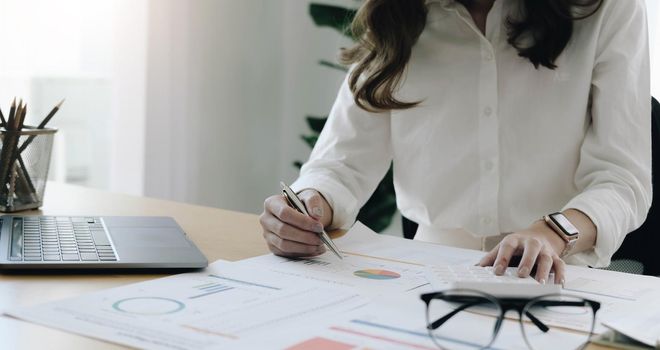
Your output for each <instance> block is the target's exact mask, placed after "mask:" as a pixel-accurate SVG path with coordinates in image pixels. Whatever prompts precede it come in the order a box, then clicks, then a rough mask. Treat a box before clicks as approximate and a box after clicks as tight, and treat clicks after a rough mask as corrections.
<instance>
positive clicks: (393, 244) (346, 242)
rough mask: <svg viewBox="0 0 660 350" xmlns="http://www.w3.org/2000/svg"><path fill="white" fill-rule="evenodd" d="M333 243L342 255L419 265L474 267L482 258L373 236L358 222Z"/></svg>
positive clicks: (464, 251) (457, 250)
mask: <svg viewBox="0 0 660 350" xmlns="http://www.w3.org/2000/svg"><path fill="white" fill-rule="evenodd" d="M334 241H335V243H336V244H337V246H338V247H339V250H341V251H342V252H344V253H353V254H361V255H366V256H378V257H387V258H390V259H396V260H400V261H407V262H412V263H416V264H422V265H474V264H476V263H478V262H479V260H480V259H481V258H482V257H483V256H484V254H485V253H484V252H481V251H478V250H471V249H462V248H455V247H448V246H443V245H440V244H433V243H427V242H421V241H415V240H410V239H402V238H400V237H393V236H388V235H381V234H377V233H375V232H373V231H372V230H371V229H369V228H368V227H367V226H365V225H364V224H363V223H361V222H359V221H358V222H356V223H355V225H353V227H352V228H351V229H350V230H349V231H348V232H347V233H346V234H345V235H344V236H342V237H339V238H337V239H335V240H334Z"/></svg>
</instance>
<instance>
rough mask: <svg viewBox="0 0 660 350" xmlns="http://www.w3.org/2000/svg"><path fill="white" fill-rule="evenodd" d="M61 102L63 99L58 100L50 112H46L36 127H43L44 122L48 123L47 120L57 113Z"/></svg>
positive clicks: (44, 125)
mask: <svg viewBox="0 0 660 350" xmlns="http://www.w3.org/2000/svg"><path fill="white" fill-rule="evenodd" d="M62 103H64V100H62V101H60V103H58V104H57V105H56V106H55V107H53V109H52V110H51V111H50V113H48V115H47V116H46V118H44V120H42V121H41V123H39V126H37V129H43V128H44V127H46V124H48V122H49V121H50V120H51V118H53V116H54V115H55V113H57V111H59V110H60V106H62Z"/></svg>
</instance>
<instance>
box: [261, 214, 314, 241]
mask: <svg viewBox="0 0 660 350" xmlns="http://www.w3.org/2000/svg"><path fill="white" fill-rule="evenodd" d="M259 221H260V223H261V226H262V227H263V228H264V230H266V231H269V232H272V233H274V234H276V235H278V236H279V237H280V238H282V239H287V240H289V241H295V242H299V243H303V244H308V245H315V246H318V245H321V244H323V242H322V241H321V238H319V235H318V234H317V233H314V232H309V231H303V230H301V229H299V228H297V227H295V226H291V225H289V224H287V223H285V222H282V221H280V220H279V219H278V218H276V217H275V216H273V215H263V216H262V217H261V218H259Z"/></svg>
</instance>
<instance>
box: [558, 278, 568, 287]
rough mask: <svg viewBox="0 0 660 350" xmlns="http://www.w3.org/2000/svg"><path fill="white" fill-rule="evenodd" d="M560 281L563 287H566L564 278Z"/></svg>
mask: <svg viewBox="0 0 660 350" xmlns="http://www.w3.org/2000/svg"><path fill="white" fill-rule="evenodd" d="M559 283H561V287H562V288H564V287H565V286H564V285H565V284H566V281H565V280H564V279H563V278H562V279H561V280H560V281H559Z"/></svg>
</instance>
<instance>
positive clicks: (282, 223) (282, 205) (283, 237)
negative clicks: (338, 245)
mask: <svg viewBox="0 0 660 350" xmlns="http://www.w3.org/2000/svg"><path fill="white" fill-rule="evenodd" d="M298 197H299V198H300V200H301V201H302V202H303V203H304V204H305V208H307V212H309V214H310V215H311V217H310V216H307V215H304V214H302V213H300V212H298V211H297V210H295V209H293V208H291V207H290V206H289V204H288V203H287V201H286V199H285V198H284V196H282V195H274V196H271V197H268V198H267V199H266V201H265V202H264V212H263V213H262V214H261V216H260V217H259V222H260V223H261V227H262V228H263V236H264V239H265V240H266V243H267V244H268V248H269V249H270V251H271V252H273V254H275V255H279V256H286V257H302V256H314V255H319V254H322V253H323V252H325V247H324V246H323V242H322V241H321V239H320V238H319V235H318V233H319V232H321V231H322V230H323V228H324V227H325V226H328V225H330V223H331V222H332V208H330V205H329V204H328V202H327V201H326V200H325V198H323V196H321V194H320V193H319V192H317V191H315V190H311V189H308V190H303V191H302V192H300V193H299V194H298Z"/></svg>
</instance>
